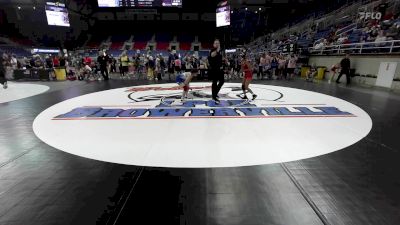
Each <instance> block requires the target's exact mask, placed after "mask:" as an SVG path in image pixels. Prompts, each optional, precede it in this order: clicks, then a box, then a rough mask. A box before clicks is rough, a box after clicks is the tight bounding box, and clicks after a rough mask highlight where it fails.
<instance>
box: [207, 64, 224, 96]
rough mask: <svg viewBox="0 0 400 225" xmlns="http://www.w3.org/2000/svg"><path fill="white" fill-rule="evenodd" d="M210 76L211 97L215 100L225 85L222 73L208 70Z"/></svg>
mask: <svg viewBox="0 0 400 225" xmlns="http://www.w3.org/2000/svg"><path fill="white" fill-rule="evenodd" d="M210 75H211V77H212V87H211V88H212V97H213V99H215V98H216V97H217V96H218V93H219V91H220V90H221V88H222V86H223V85H224V83H225V78H224V71H222V70H210Z"/></svg>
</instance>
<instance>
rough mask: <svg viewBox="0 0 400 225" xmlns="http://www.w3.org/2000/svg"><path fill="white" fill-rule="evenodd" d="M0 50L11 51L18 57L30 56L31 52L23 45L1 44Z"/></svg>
mask: <svg viewBox="0 0 400 225" xmlns="http://www.w3.org/2000/svg"><path fill="white" fill-rule="evenodd" d="M0 52H10V53H13V54H15V55H17V56H18V57H24V56H30V55H31V53H30V52H28V51H27V50H25V49H24V48H22V47H16V46H9V45H0Z"/></svg>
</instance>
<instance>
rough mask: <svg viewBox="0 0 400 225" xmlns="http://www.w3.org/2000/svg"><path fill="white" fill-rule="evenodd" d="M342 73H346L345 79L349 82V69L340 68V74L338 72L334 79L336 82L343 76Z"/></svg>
mask: <svg viewBox="0 0 400 225" xmlns="http://www.w3.org/2000/svg"><path fill="white" fill-rule="evenodd" d="M343 74H345V75H346V80H347V84H350V82H351V79H350V70H347V69H346V70H344V69H342V71H341V72H340V74H339V76H338V78H337V80H336V83H339V80H340V78H341V77H342V76H343Z"/></svg>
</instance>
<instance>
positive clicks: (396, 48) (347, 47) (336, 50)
mask: <svg viewBox="0 0 400 225" xmlns="http://www.w3.org/2000/svg"><path fill="white" fill-rule="evenodd" d="M309 52H310V53H311V54H320V55H323V54H327V55H329V54H343V53H346V52H348V53H351V54H368V53H370V54H371V53H373V54H376V53H380V54H394V53H396V54H399V53H400V40H393V41H381V42H365V43H353V44H341V45H331V46H325V47H323V48H322V49H314V47H311V48H309Z"/></svg>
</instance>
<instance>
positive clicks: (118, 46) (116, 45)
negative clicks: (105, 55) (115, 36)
mask: <svg viewBox="0 0 400 225" xmlns="http://www.w3.org/2000/svg"><path fill="white" fill-rule="evenodd" d="M124 44H125V42H112V43H111V46H110V49H113V50H120V49H121V48H122V47H124Z"/></svg>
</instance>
